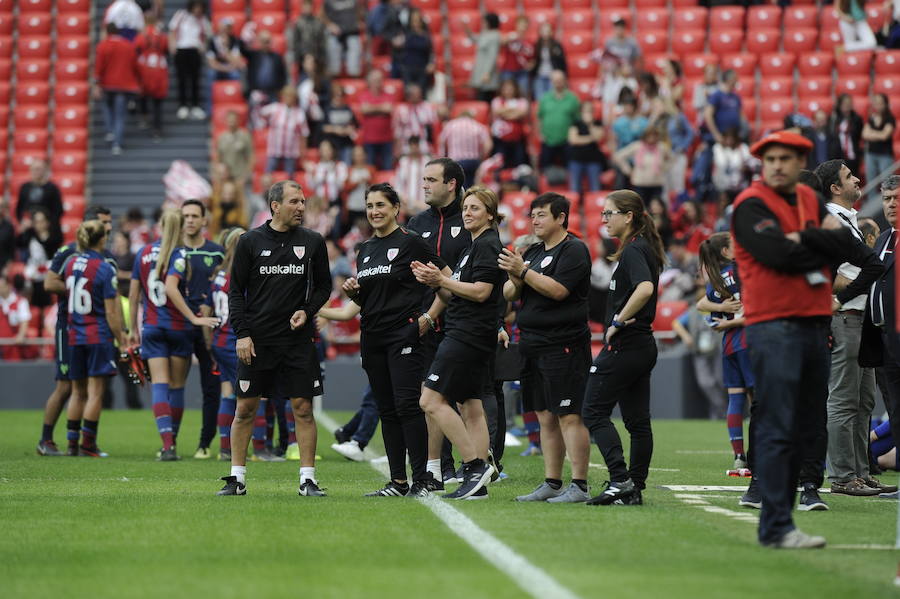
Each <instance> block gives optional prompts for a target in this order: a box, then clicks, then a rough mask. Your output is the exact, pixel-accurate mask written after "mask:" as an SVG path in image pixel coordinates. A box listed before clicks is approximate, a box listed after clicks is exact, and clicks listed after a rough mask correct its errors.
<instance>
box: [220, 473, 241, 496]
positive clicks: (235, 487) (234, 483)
mask: <svg viewBox="0 0 900 599" xmlns="http://www.w3.org/2000/svg"><path fill="white" fill-rule="evenodd" d="M222 480H224V481H225V486H224V487H222V490H221V491H219V492H218V493H216V495H246V494H247V485H245V484H244V483H239V482H238V479H237V477H236V476H223V477H222Z"/></svg>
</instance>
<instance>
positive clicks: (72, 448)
mask: <svg viewBox="0 0 900 599" xmlns="http://www.w3.org/2000/svg"><path fill="white" fill-rule="evenodd" d="M66 455H67V456H69V457H70V458H77V457H78V443H69V447H68V448H67V449H66Z"/></svg>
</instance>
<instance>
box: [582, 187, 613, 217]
mask: <svg viewBox="0 0 900 599" xmlns="http://www.w3.org/2000/svg"><path fill="white" fill-rule="evenodd" d="M609 194H610V192H608V191H589V192H587V193H585V194H584V215H585V216H589V215H591V214H600V213H601V212H602V211H603V205H604V204H605V203H606V196H608V195H609Z"/></svg>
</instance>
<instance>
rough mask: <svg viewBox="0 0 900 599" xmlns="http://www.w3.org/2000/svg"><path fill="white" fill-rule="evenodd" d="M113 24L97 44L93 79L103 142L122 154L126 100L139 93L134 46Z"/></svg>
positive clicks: (114, 151)
mask: <svg viewBox="0 0 900 599" xmlns="http://www.w3.org/2000/svg"><path fill="white" fill-rule="evenodd" d="M116 32H117V29H116V26H115V25H114V24H112V23H109V24H107V26H106V39H104V40H103V41H101V42H100V43H99V44H97V57H96V60H95V63H94V67H95V68H94V77H95V80H96V84H97V86H98V87H95V88H94V96H95V97H96V98H97V99H98V100H99V99H101V97H102V98H103V100H104V102H103V121H104V124H105V125H106V139H107V141H110V142H112V153H113V154H114V155H119V154H121V153H122V136H123V135H124V133H125V115H126V110H127V108H128V98H129V96H130V95H132V94H136V93H138V92H139V91H140V89H141V86H140V75H139V73H138V63H137V53H136V51H135V47H134V44H132V43H131V42H129V41H128V40H127V39H125V38H124V37H122V36H120V35H118V34H117V33H116Z"/></svg>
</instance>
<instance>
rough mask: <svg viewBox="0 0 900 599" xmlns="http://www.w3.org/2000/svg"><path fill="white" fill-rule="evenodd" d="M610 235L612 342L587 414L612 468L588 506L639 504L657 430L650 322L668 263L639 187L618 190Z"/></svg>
mask: <svg viewBox="0 0 900 599" xmlns="http://www.w3.org/2000/svg"><path fill="white" fill-rule="evenodd" d="M602 214H603V220H604V221H605V222H606V227H607V230H608V231H609V234H610V235H611V236H613V237H615V238H617V239H618V240H619V243H620V245H619V251H618V252H616V254H615V256H613V258H614V259H615V260H618V266H617V267H616V270H615V272H614V273H613V276H612V280H611V281H610V282H609V300H608V302H607V307H606V322H605V324H606V346H605V347H604V348H603V350H601V351H600V353H599V354H598V355H597V358H596V359H595V360H594V364H593V366H591V369H590V375H589V376H588V384H587V391H586V392H585V399H584V408H583V411H582V415H583V417H584V424H585V426H587V428H588V430H589V431H590V432H591V437H592V438H593V440H594V442H595V443H596V444H597V447H598V448H599V449H600V453H602V454H603V459H604V460H605V461H606V466H607V468H609V481H608V482H607V483H606V488H605V489H604V491H603V492H602V493H601V494H600V495H598V496H596V497H594V498H592V499H590V500H589V501H588V502H587V503H588V505H611V504H619V505H622V504H624V505H641V504H642V503H643V497H642V496H641V492H642V491H643V489H644V488H645V487H646V483H647V472H648V470H649V468H650V458H651V456H652V455H653V431H652V429H651V426H650V372H651V371H652V370H653V367H654V366H655V365H656V341H655V340H654V338H653V330H652V326H651V325H652V323H653V319H654V318H655V316H656V300H657V296H658V287H659V273H660V271H661V270H662V268H663V265H664V264H665V259H666V256H665V251H664V250H663V244H662V240H661V239H660V237H659V233H658V232H657V231H656V227H655V226H654V223H653V218H652V217H651V216H650V215H649V214H648V213H647V211H646V210H645V208H644V202H643V200H642V199H641V196H639V195H638V194H637V193H635V192H633V191H629V190H619V191H614V192H612V193H611V194H609V196H608V197H607V198H606V203H605V205H604V210H603V213H602ZM616 405H618V406H619V409H620V410H621V412H622V420H623V421H624V423H625V428H626V429H627V430H628V433H629V435H630V436H631V464H630V467H629V466H626V464H625V456H624V453H623V451H622V441H621V439H620V438H619V433H618V432H617V431H616V427H615V426H614V425H613V423H612V420H611V419H610V417H611V416H612V411H613V408H615V407H616Z"/></svg>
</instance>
